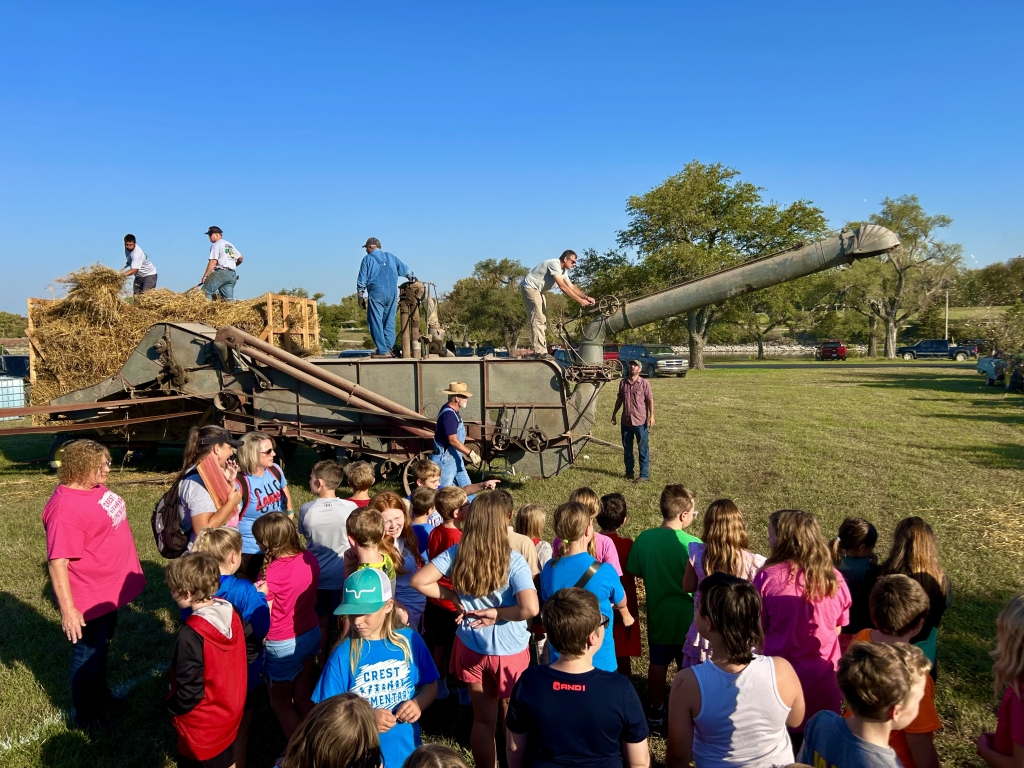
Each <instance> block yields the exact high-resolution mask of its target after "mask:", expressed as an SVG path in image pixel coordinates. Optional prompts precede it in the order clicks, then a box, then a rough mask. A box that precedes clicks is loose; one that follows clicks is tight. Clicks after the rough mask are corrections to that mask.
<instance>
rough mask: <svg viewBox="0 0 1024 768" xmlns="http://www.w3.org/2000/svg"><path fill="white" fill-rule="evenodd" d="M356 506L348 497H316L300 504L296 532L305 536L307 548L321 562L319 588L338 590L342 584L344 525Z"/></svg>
mask: <svg viewBox="0 0 1024 768" xmlns="http://www.w3.org/2000/svg"><path fill="white" fill-rule="evenodd" d="M355 508H356V505H355V502H352V501H349V500H348V499H315V500H314V501H307V502H306V503H305V504H303V505H302V506H301V507H299V533H301V534H302V535H303V536H305V537H306V549H308V550H309V551H310V552H312V553H313V554H314V555H316V559H317V562H318V563H320V583H319V586H318V589H341V588H342V587H343V586H344V585H345V561H344V555H345V551H346V550H347V549H348V529H347V528H346V525H345V524H346V523H347V522H348V516H349V515H351V514H352V511H353V510H354V509H355Z"/></svg>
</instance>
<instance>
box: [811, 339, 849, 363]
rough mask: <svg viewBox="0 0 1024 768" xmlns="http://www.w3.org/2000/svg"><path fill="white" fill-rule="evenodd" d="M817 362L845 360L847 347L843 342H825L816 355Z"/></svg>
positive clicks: (820, 345) (819, 346)
mask: <svg viewBox="0 0 1024 768" xmlns="http://www.w3.org/2000/svg"><path fill="white" fill-rule="evenodd" d="M814 359H815V360H845V359H846V345H845V344H843V342H841V341H823V342H821V344H819V345H818V349H817V350H816V351H815V353H814Z"/></svg>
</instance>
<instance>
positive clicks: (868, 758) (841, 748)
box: [796, 710, 903, 768]
mask: <svg viewBox="0 0 1024 768" xmlns="http://www.w3.org/2000/svg"><path fill="white" fill-rule="evenodd" d="M796 761H797V762H798V763H806V764H807V765H828V766H835V768H903V766H902V764H901V763H900V760H899V758H898V757H896V753H895V752H894V751H893V750H891V749H889V748H888V747H878V746H875V745H874V744H869V743H868V742H866V741H864V739H861V738H859V737H857V736H854V735H853V734H852V733H851V732H850V729H849V728H847V727H846V721H845V720H844V719H843V716H842V715H838V714H836V713H835V712H829V711H827V710H826V711H823V712H819V713H818V714H816V715H815V716H814V717H812V718H811V719H810V720H808V721H807V727H806V729H805V730H804V745H803V746H802V747H801V748H800V754H799V755H797V758H796Z"/></svg>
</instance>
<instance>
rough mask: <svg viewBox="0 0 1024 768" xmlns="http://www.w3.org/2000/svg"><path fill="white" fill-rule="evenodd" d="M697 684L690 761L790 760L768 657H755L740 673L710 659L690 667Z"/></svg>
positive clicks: (711, 764)
mask: <svg viewBox="0 0 1024 768" xmlns="http://www.w3.org/2000/svg"><path fill="white" fill-rule="evenodd" d="M691 669H692V670H693V674H694V675H695V676H696V677H697V685H699V686H700V712H698V713H697V717H695V718H694V720H693V760H694V764H695V765H697V766H699V767H700V768H717V766H735V765H743V766H747V768H772V767H773V766H783V765H789V764H790V763H792V762H793V745H792V743H791V742H790V740H789V732H788V731H787V730H786V718H787V717H789V710H790V708H789V707H787V706H786V705H785V704H783V703H782V698H781V697H780V696H779V689H778V686H777V685H776V682H775V665H774V664H773V663H772V657H771V656H755V657H754V660H753V661H752V662H750V664H748V665H747V666H746V667H745V668H744V669H743V670H742V671H740V672H739V673H738V674H730V673H728V672H725V671H723V670H722V669H720V668H719V667H717V666H715V664H714V663H713V662H711V661H706V662H704V663H703V664H698V665H697V666H695V667H691Z"/></svg>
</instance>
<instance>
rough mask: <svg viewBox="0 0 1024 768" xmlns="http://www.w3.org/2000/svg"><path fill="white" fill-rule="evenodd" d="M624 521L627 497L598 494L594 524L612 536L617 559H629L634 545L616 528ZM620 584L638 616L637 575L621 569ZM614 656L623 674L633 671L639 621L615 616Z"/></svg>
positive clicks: (630, 608) (623, 560)
mask: <svg viewBox="0 0 1024 768" xmlns="http://www.w3.org/2000/svg"><path fill="white" fill-rule="evenodd" d="M625 523H626V499H625V497H624V496H623V495H622V494H621V493H608V494H605V495H604V496H602V497H601V511H600V512H599V513H598V515H597V524H598V526H599V527H600V528H601V533H603V534H604V535H605V536H607V537H608V538H609V539H611V540H612V544H614V545H615V551H616V552H618V555H619V562H620V563H626V562H629V550H630V549H632V547H633V540H632V539H630V538H628V537H626V536H619V529H620V528H621V527H622V526H623V525H625ZM620 579H621V581H622V588H623V589H624V590H625V591H626V608H628V609H629V615H630V616H639V615H640V612H639V611H640V608H639V607H638V606H637V601H636V576H634V575H633V574H631V573H627V572H625V571H623V573H622V576H621V577H620ZM613 632H614V633H615V658H616V660H617V661H618V664H619V672H620V673H621V674H623V675H629V674H631V673H632V671H633V670H632V666H631V662H630V659H632V658H639V657H640V656H641V650H640V622H639V621H635V622H633V624H632V626H629V627H627V626H625V625H623V623H622V620H621V619H620V618H619V617H618V614H616V616H615V625H614V628H613Z"/></svg>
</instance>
